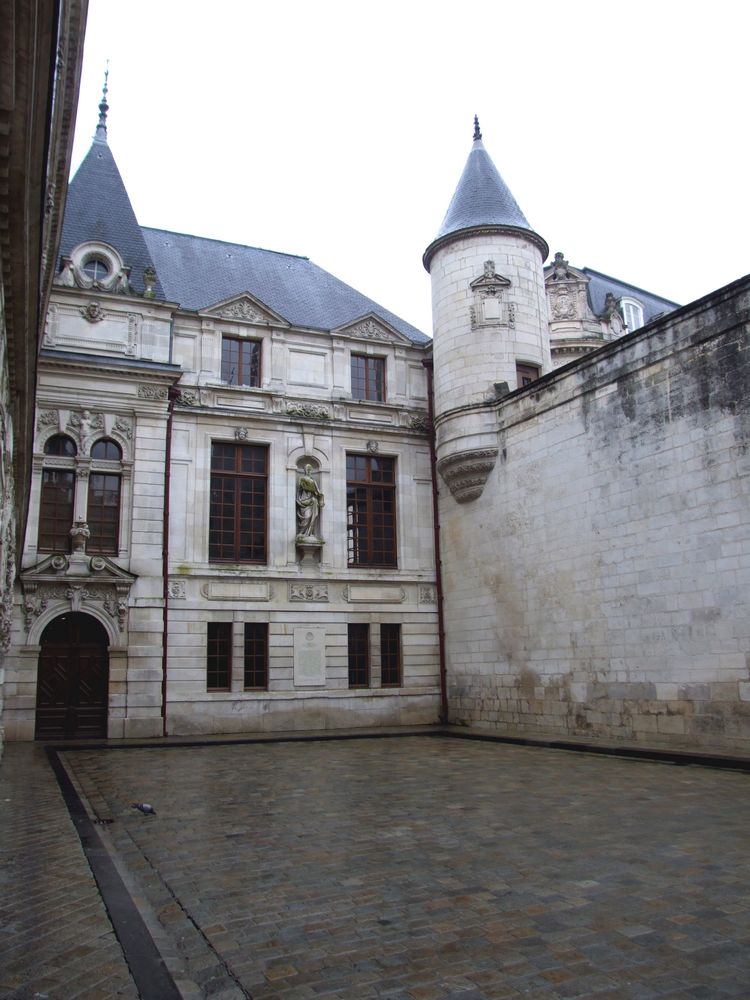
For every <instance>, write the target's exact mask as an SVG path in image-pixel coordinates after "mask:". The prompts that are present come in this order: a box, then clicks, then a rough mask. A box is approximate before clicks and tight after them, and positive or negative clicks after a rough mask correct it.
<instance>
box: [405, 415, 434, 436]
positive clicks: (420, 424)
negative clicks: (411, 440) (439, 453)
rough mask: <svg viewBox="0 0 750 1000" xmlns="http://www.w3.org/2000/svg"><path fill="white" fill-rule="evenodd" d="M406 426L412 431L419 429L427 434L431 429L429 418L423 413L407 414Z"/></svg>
mask: <svg viewBox="0 0 750 1000" xmlns="http://www.w3.org/2000/svg"><path fill="white" fill-rule="evenodd" d="M407 426H408V427H409V429H410V430H412V431H420V432H421V433H423V434H429V433H430V430H431V424H430V418H429V417H428V416H427V415H426V414H425V415H424V416H422V414H414V413H411V414H409V419H408V422H407Z"/></svg>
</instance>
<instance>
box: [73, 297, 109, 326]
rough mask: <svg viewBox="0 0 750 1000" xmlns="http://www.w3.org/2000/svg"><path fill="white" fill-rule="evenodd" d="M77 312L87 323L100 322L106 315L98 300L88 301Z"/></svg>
mask: <svg viewBox="0 0 750 1000" xmlns="http://www.w3.org/2000/svg"><path fill="white" fill-rule="evenodd" d="M79 312H80V314H81V316H83V318H84V319H85V320H88V322H89V323H100V322H101V321H102V320H103V319H104V317H105V316H106V313H105V312H104V310H103V309H102V307H101V306H100V305H99V303H98V302H89V304H88V305H86V306H83V308H82V309H79Z"/></svg>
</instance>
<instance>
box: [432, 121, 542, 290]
mask: <svg viewBox="0 0 750 1000" xmlns="http://www.w3.org/2000/svg"><path fill="white" fill-rule="evenodd" d="M487 226H501V227H503V228H511V229H523V230H526V231H527V232H528V233H530V234H531V236H532V237H533V238H534V242H535V243H537V245H538V246H539V248H540V250H542V252H543V256H544V257H546V256H547V254H548V252H549V250H548V248H547V245H546V243H544V240H542V239H541V238H540V237H539V236H538V235H537V234H536V233H535V232H534V230H533V229H532V228H531V226H530V225H529V223H528V222H527V221H526V216H525V215H524V214H523V212H522V211H521V209H520V208H519V207H518V202H517V201H516V199H515V198H514V197H513V195H512V194H511V193H510V189H509V188H508V186H507V184H506V183H505V181H504V180H503V179H502V177H501V176H500V173H499V172H498V169H497V167H496V166H495V164H494V163H493V162H492V159H491V158H490V156H489V154H488V152H487V150H486V149H485V148H484V144H483V142H482V133H481V132H480V131H479V122H478V120H477V118H476V117H475V118H474V141H473V143H472V147H471V152H470V153H469V158H468V160H467V161H466V166H465V167H464V170H463V173H462V174H461V179H460V180H459V182H458V187H457V188H456V190H455V192H454V195H453V198H452V199H451V203H450V205H449V206H448V211H447V212H446V213H445V218H444V219H443V223H442V225H441V226H440V229H439V231H438V234H437V236H436V237H435V239H434V240H433V242H432V243H431V244H430V245H429V247H428V248H427V250H426V251H425V254H424V258H423V260H424V265H425V267H426V268H427V270H428V271H429V269H430V268H429V265H430V260H431V258H432V254H433V253H434V251H435V250H436V249H437V247H438V246H439V245H442V243H444V242H445V241H446V240H447V239H449V238H450V237H451V236H455V235H456V234H458V233H463V232H465V231H466V230H471V229H478V228H482V229H484V228H486V227H487Z"/></svg>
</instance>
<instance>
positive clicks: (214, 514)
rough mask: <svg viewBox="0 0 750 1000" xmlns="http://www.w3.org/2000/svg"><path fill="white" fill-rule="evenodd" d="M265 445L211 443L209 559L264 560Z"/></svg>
mask: <svg viewBox="0 0 750 1000" xmlns="http://www.w3.org/2000/svg"><path fill="white" fill-rule="evenodd" d="M267 508H268V448H267V447H266V446H265V445H252V444H225V443H222V442H214V443H213V445H212V446H211V504H210V512H209V524H208V555H209V559H214V560H217V561H224V562H248V563H263V562H265V561H266V534H267V528H266V522H267Z"/></svg>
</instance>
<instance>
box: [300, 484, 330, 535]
mask: <svg viewBox="0 0 750 1000" xmlns="http://www.w3.org/2000/svg"><path fill="white" fill-rule="evenodd" d="M312 472H313V469H312V466H311V465H306V466H305V471H304V472H303V473H302V475H301V476H300V477H299V480H298V482H297V541H298V542H312V541H318V540H319V538H318V530H319V521H320V511H321V509H322V508H323V505H324V504H325V497H324V496H323V493H322V492H321V490H320V487H319V486H318V484H317V483H316V482H315V480H314V479H313V475H312Z"/></svg>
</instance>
